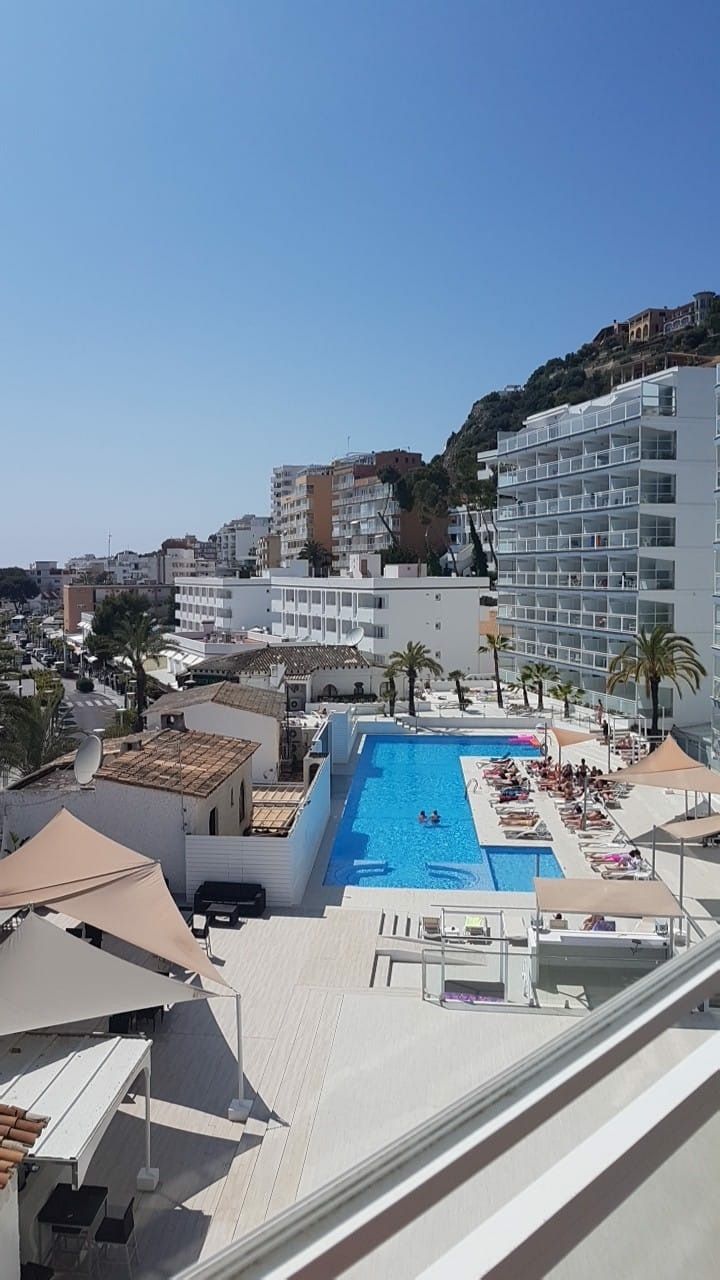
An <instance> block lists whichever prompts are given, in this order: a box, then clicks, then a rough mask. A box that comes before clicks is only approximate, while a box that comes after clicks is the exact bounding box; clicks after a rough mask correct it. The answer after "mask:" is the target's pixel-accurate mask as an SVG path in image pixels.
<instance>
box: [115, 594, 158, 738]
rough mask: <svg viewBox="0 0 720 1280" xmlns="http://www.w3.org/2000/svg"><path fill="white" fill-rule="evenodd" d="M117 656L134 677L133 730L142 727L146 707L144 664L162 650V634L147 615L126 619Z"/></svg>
mask: <svg viewBox="0 0 720 1280" xmlns="http://www.w3.org/2000/svg"><path fill="white" fill-rule="evenodd" d="M118 642H119V656H120V657H121V658H125V659H126V660H127V661H128V662H129V663H130V666H131V667H132V671H133V675H134V677H135V730H136V732H139V731H140V730H141V729H142V727H143V712H144V710H145V708H146V706H147V673H146V671H145V663H146V662H147V660H148V658H152V657H154V656H155V654H157V653H159V651H160V650H161V649H162V647H163V644H164V640H163V636H162V632H160V631H158V630H157V629H156V627H155V624H154V622H153V619H152V618H151V617H150V616H149V615H148V614H147V613H144V614H142V615H141V616H140V617H139V618H132V619H128V620H127V621H126V622H123V623H122V625H121V626H120V627H119V629H118Z"/></svg>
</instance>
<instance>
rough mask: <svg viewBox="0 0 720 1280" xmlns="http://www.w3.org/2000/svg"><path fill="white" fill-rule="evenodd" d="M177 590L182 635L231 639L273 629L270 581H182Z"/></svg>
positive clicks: (253, 579)
mask: <svg viewBox="0 0 720 1280" xmlns="http://www.w3.org/2000/svg"><path fill="white" fill-rule="evenodd" d="M175 588H176V593H175V619H176V623H177V628H178V630H179V631H203V632H207V633H209V632H215V633H217V634H223V635H228V636H229V635H237V634H239V633H240V632H242V631H247V629H248V627H269V625H270V579H269V578H220V577H180V578H177V579H176V582H175Z"/></svg>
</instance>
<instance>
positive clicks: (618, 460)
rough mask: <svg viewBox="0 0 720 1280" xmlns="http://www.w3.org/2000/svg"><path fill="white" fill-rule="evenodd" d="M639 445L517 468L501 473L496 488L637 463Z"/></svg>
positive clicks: (599, 450)
mask: <svg viewBox="0 0 720 1280" xmlns="http://www.w3.org/2000/svg"><path fill="white" fill-rule="evenodd" d="M639 459H640V443H639V441H638V443H637V444H627V445H618V446H617V447H616V448H614V449H598V450H595V451H593V452H590V451H588V452H587V453H578V454H576V455H575V456H574V457H572V458H559V459H558V460H557V461H556V462H540V463H538V464H537V465H536V466H534V467H518V468H517V470H515V471H501V472H500V474H499V475H498V487H499V488H500V489H504V488H507V487H508V486H510V485H516V484H528V483H529V482H530V481H531V480H551V479H554V477H555V476H570V475H576V474H580V473H581V472H583V471H595V470H597V469H598V468H599V467H615V466H619V465H621V464H623V463H627V462H638V461H639Z"/></svg>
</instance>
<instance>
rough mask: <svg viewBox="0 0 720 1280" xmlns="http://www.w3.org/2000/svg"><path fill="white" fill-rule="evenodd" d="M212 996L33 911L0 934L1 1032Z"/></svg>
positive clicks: (40, 1026)
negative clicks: (84, 939) (122, 956)
mask: <svg viewBox="0 0 720 1280" xmlns="http://www.w3.org/2000/svg"><path fill="white" fill-rule="evenodd" d="M213 994H214V993H213V992H212V991H204V990H203V989H202V988H201V987H191V986H186V985H185V984H184V983H182V982H177V981H175V979H173V978H165V977H163V975H162V974H159V973H153V972H152V970H150V969H142V968H140V966H139V965H136V964H130V962H129V961H128V960H121V959H119V957H118V956H113V955H110V953H109V952H107V951H101V950H99V949H98V948H97V947H91V946H90V944H89V943H87V942H82V941H81V940H80V939H79V938H74V937H73V936H72V935H71V934H68V933H66V932H65V930H64V929H61V928H60V927H59V926H58V925H54V924H51V923H50V922H49V921H48V920H42V919H41V918H40V916H36V915H34V914H32V913H30V915H28V916H27V917H26V918H25V919H24V920H23V921H22V923H21V924H20V925H19V926H18V927H17V928H16V929H8V930H6V931H5V934H4V937H3V936H2V935H0V1036H5V1035H15V1034H17V1033H18V1032H20V1031H36V1030H39V1029H41V1028H45V1027H59V1026H64V1025H67V1024H68V1023H75V1022H86V1021H88V1020H89V1019H92V1018H102V1017H104V1016H106V1015H108V1014H113V1013H130V1012H132V1011H133V1010H135V1009H148V1008H152V1007H156V1006H162V1005H166V1004H177V1003H178V1002H179V1001H184V1000H203V999H206V998H208V997H209V996H212V995H213Z"/></svg>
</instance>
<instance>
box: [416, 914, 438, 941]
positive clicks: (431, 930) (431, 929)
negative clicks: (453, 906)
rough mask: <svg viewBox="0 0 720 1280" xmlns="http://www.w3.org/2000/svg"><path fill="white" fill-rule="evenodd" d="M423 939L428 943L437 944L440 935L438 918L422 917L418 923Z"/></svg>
mask: <svg viewBox="0 0 720 1280" xmlns="http://www.w3.org/2000/svg"><path fill="white" fill-rule="evenodd" d="M420 927H421V930H422V936H423V938H427V940H428V942H439V941H440V939H441V937H442V933H441V930H440V917H439V916H423V917H422V920H421V922H420Z"/></svg>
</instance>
